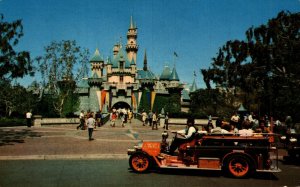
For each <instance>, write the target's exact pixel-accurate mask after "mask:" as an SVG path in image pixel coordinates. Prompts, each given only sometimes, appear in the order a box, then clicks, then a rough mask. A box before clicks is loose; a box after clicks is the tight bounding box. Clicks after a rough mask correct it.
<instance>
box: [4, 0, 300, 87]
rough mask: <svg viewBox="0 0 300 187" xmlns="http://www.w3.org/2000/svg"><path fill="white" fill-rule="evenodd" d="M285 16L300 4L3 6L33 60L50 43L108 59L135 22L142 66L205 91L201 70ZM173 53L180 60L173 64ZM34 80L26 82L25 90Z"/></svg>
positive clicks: (29, 0) (111, 1)
mask: <svg viewBox="0 0 300 187" xmlns="http://www.w3.org/2000/svg"><path fill="white" fill-rule="evenodd" d="M282 10H288V11H290V12H292V13H295V12H300V0H172V1H170V0H101V1H100V0H48V1H46V0H0V13H3V14H4V17H5V20H6V21H13V20H16V19H22V20H23V26H24V34H25V35H24V37H23V38H22V39H21V41H20V43H19V45H18V50H27V51H30V53H31V56H32V58H33V57H35V56H38V55H42V54H44V47H45V46H47V45H49V44H50V43H51V41H54V40H55V41H60V40H76V41H77V44H78V45H79V46H81V47H83V48H87V49H89V51H90V53H91V54H93V53H94V51H95V49H96V48H99V50H100V53H101V54H102V55H103V56H104V57H105V58H106V57H107V56H109V55H111V54H112V52H111V50H112V47H113V45H114V44H115V43H116V42H118V41H119V40H120V37H122V42H123V44H126V33H127V29H128V27H129V23H130V16H133V19H134V21H135V22H136V24H137V27H138V41H137V42H138V44H139V51H138V57H137V61H138V62H137V63H138V66H139V68H142V65H143V55H144V51H145V49H146V50H147V57H148V65H149V67H150V69H151V70H152V71H153V72H154V73H155V74H157V75H160V73H161V72H162V69H163V67H164V66H165V65H169V66H171V67H173V65H174V61H175V63H176V69H177V73H178V75H179V78H180V80H181V82H185V83H189V84H191V83H192V81H193V72H194V71H196V74H197V77H196V80H197V85H198V87H202V88H204V87H205V85H204V83H203V81H202V76H201V73H200V71H199V70H200V69H202V68H208V67H209V66H210V64H211V62H212V61H211V58H212V57H214V56H216V53H217V51H218V48H219V47H221V46H222V45H223V44H225V42H226V41H228V40H234V39H240V40H243V39H245V34H244V33H245V31H246V30H247V29H248V28H249V27H251V26H254V27H257V26H259V25H261V24H266V23H267V21H268V20H269V19H271V18H274V17H276V16H277V14H278V13H279V12H280V11H282ZM174 52H176V53H177V54H178V58H176V60H174ZM34 79H38V78H29V77H26V78H24V79H23V80H21V83H22V84H24V85H28V84H30V83H31V82H32V81H33V80H34Z"/></svg>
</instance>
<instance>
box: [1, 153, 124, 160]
mask: <svg viewBox="0 0 300 187" xmlns="http://www.w3.org/2000/svg"><path fill="white" fill-rule="evenodd" d="M89 159H90V160H93V159H95V160H97V159H128V155H127V154H78V155H23V156H0V160H89Z"/></svg>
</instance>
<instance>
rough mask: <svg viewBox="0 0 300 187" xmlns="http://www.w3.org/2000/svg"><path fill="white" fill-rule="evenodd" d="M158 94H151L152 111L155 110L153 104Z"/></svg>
mask: <svg viewBox="0 0 300 187" xmlns="http://www.w3.org/2000/svg"><path fill="white" fill-rule="evenodd" d="M155 96H156V92H154V91H153V92H151V110H153V104H154V100H155Z"/></svg>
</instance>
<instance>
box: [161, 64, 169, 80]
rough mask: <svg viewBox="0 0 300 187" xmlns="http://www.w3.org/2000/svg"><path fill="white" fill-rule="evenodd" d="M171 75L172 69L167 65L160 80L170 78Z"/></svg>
mask: <svg viewBox="0 0 300 187" xmlns="http://www.w3.org/2000/svg"><path fill="white" fill-rule="evenodd" d="M170 76H171V70H170V68H169V66H165V67H164V70H163V72H162V74H161V75H160V77H159V79H160V80H169V78H170Z"/></svg>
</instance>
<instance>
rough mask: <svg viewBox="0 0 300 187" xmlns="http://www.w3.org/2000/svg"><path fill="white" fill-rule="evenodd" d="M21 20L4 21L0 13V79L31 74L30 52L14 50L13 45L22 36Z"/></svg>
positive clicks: (14, 45)
mask: <svg viewBox="0 0 300 187" xmlns="http://www.w3.org/2000/svg"><path fill="white" fill-rule="evenodd" d="M23 35H24V34H23V26H22V21H21V20H16V21H13V22H11V23H9V22H5V21H4V16H3V14H0V44H1V45H0V79H1V80H3V79H13V78H17V77H23V76H24V75H27V74H30V75H33V67H32V65H31V61H30V54H29V52H27V51H21V52H16V51H15V49H14V48H15V47H16V46H17V44H18V43H19V39H20V38H21V37H22V36H23Z"/></svg>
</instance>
